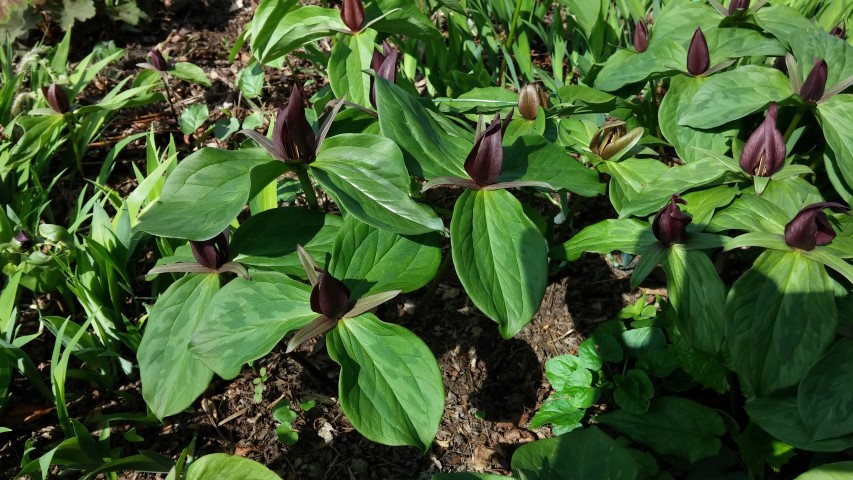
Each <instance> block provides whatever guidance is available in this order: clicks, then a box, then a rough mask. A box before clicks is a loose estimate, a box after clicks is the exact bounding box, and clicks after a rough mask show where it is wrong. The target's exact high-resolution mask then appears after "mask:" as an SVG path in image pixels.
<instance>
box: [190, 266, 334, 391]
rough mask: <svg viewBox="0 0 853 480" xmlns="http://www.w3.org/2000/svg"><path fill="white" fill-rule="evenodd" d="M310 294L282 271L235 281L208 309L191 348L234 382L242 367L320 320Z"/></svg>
mask: <svg viewBox="0 0 853 480" xmlns="http://www.w3.org/2000/svg"><path fill="white" fill-rule="evenodd" d="M310 296H311V287H309V286H308V285H305V284H302V283H299V282H297V281H296V280H293V279H291V278H290V277H288V276H287V275H284V274H283V273H277V272H253V273H252V279H251V280H246V279H245V278H242V277H238V278H235V279H234V280H231V281H230V282H229V283H228V284H227V285H225V286H224V287H222V289H221V290H220V291H219V292H218V293H217V294H216V296H215V297H213V300H212V301H211V302H209V304H208V305H207V306H206V307H205V309H204V313H203V315H202V318H201V320H200V321H199V323H198V327H196V329H195V333H193V335H192V340H191V342H190V345H189V350H190V352H191V353H192V354H193V355H195V356H196V357H197V358H198V359H199V360H201V361H202V362H204V364H205V365H207V366H208V367H210V369H211V370H213V371H214V372H216V374H217V375H219V376H220V377H222V378H224V379H226V380H230V379H232V378H234V377H236V376H237V375H238V374H239V373H240V368H241V367H242V366H243V365H244V364H246V363H249V362H251V361H253V360H256V359H258V358H261V357H263V356H264V355H266V354H268V353H269V352H270V351H272V349H273V348H274V347H275V346H276V344H278V342H280V341H281V339H282V338H284V336H285V335H287V334H288V333H289V332H292V331H294V330H298V329H300V328H302V327H304V326H305V325H307V324H308V323H310V322H311V320H314V319H315V318H317V314H316V313H314V312H313V311H312V310H311V305H310V304H309V301H308V300H309V297H310Z"/></svg>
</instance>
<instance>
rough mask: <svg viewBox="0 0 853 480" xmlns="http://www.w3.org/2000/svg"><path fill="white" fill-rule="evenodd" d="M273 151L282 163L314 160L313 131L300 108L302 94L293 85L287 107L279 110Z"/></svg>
mask: <svg viewBox="0 0 853 480" xmlns="http://www.w3.org/2000/svg"><path fill="white" fill-rule="evenodd" d="M272 143H273V150H274V151H275V154H276V155H277V156H278V157H279V158H280V159H281V160H284V161H288V160H292V161H301V162H304V163H310V162H311V161H313V160H314V155H315V151H314V150H315V146H316V137H315V136H314V129H313V128H311V124H310V123H308V119H307V118H306V117H305V109H304V108H303V107H302V92H301V91H300V90H299V87H298V86H296V85H294V86H293V88H292V89H291V90H290V99H289V100H288V101H287V105H286V106H285V107H283V108H279V110H278V115H276V117H275V128H274V129H273V138H272Z"/></svg>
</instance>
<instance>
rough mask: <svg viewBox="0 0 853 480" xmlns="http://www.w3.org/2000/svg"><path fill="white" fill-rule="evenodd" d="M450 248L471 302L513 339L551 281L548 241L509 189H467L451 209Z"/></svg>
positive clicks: (504, 333)
mask: <svg viewBox="0 0 853 480" xmlns="http://www.w3.org/2000/svg"><path fill="white" fill-rule="evenodd" d="M450 247H451V251H452V252H453V264H454V265H455V267H456V273H457V275H459V280H460V281H461V282H462V285H463V286H464V287H465V291H466V292H467V293H468V296H470V297H471V301H472V302H474V305H476V306H477V308H479V309H480V310H481V311H482V312H483V313H485V314H486V316H487V317H489V318H491V319H492V320H494V321H496V322H497V323H498V325H500V332H501V336H503V337H504V338H511V337H512V336H514V335H515V334H516V333H518V332H519V331H520V330H521V329H522V328H523V327H524V326H525V325H527V323H528V322H530V319H531V318H533V315H534V314H535V313H536V311H537V310H538V309H539V304H540V303H542V297H543V296H544V295H545V287H546V285H547V282H548V262H547V255H546V253H547V251H546V245H545V239H544V238H542V234H541V233H539V230H538V229H537V228H536V225H535V224H534V223H533V222H532V221H531V220H530V219H529V218H527V216H526V215H525V214H524V212H523V211H522V208H521V203H520V202H519V201H518V200H516V198H515V197H513V196H512V194H511V193H509V192H507V191H506V190H466V191H465V192H463V193H462V195H461V196H460V197H459V199H458V200H456V206H455V207H454V208H453V218H452V219H451V221H450Z"/></svg>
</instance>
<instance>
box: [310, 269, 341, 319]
mask: <svg viewBox="0 0 853 480" xmlns="http://www.w3.org/2000/svg"><path fill="white" fill-rule="evenodd" d="M349 297H350V290H349V288H347V286H346V285H345V284H344V282H342V281H340V280H338V279H337V278H335V277H333V276H332V275H331V274H330V273H329V272H326V271H324V272H322V273H320V275H318V276H317V284H316V285H314V289H313V290H311V298H310V302H311V310H313V311H314V312H315V313H319V314H321V315H325V316H327V317H329V318H331V319H334V320H337V319H339V318H341V317H343V315H344V314H345V313H347V311H349V307H350V305H349V303H350V301H349V300H350V298H349Z"/></svg>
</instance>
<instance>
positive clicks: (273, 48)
mask: <svg viewBox="0 0 853 480" xmlns="http://www.w3.org/2000/svg"><path fill="white" fill-rule="evenodd" d="M269 3H271V4H275V3H278V2H276V1H270V2H269ZM281 3H283V4H284V5H283V6H282V7H281V8H277V7H275V6H274V7H271V8H272V9H275V10H274V11H272V12H271V13H270V14H269V15H267V16H265V17H264V18H263V19H262V20H261V21H259V22H257V24H256V23H255V21H254V20H253V22H252V30H251V31H252V35H251V42H252V55H254V56H255V58H257V59H258V61H259V62H261V64H263V65H270V64H272V63H274V62H276V61H278V60H280V59H281V58H282V57H284V56H285V55H287V54H288V53H290V52H292V51H293V50H296V49H297V48H299V47H301V46H303V45H305V44H308V43H310V42H313V41H314V40H319V39H321V38H323V37H331V36H332V35H334V34H335V33H337V32H339V31H349V28H347V26H346V25H344V22H343V21H342V20H341V12H340V10H337V9H334V8H322V7H318V6H305V7H299V8H297V9H295V10H292V11H290V12H287V10H289V9H290V6H292V5H293V4H294V3H296V2H291V1H287V2H281ZM264 13H266V12H264ZM285 13H286V14H285ZM257 16H258V15H257V13H256V15H255V17H257ZM256 25H257V28H255V27H256Z"/></svg>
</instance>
